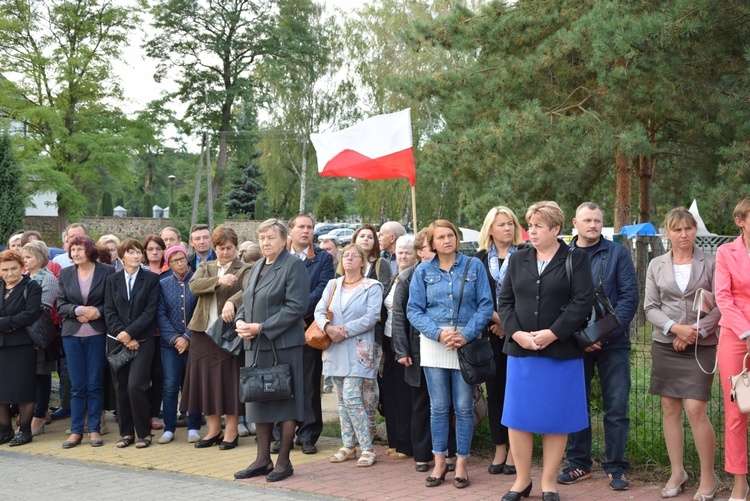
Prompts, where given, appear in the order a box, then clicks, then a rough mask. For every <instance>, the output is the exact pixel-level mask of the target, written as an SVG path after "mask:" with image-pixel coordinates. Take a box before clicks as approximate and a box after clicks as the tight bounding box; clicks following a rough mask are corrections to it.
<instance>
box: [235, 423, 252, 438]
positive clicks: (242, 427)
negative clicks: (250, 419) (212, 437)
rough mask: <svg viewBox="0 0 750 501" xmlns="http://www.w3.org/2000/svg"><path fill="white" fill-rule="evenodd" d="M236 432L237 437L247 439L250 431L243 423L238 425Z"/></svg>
mask: <svg viewBox="0 0 750 501" xmlns="http://www.w3.org/2000/svg"><path fill="white" fill-rule="evenodd" d="M237 431H238V432H239V435H240V436H241V437H247V436H248V435H250V430H248V429H247V426H245V423H240V424H238V425H237Z"/></svg>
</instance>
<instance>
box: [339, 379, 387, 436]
mask: <svg viewBox="0 0 750 501" xmlns="http://www.w3.org/2000/svg"><path fill="white" fill-rule="evenodd" d="M368 381H372V382H375V386H377V380H375V379H365V378H361V377H341V376H334V377H333V385H334V386H335V387H336V394H337V395H338V402H339V421H340V422H341V441H342V442H343V444H344V447H348V448H352V447H354V446H355V445H356V443H357V442H359V446H360V447H361V448H362V450H372V435H371V432H370V420H369V416H368V412H367V410H366V405H365V399H364V385H365V382H368Z"/></svg>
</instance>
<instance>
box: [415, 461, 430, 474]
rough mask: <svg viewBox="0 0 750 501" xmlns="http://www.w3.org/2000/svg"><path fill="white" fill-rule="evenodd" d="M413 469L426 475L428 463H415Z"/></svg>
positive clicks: (428, 468) (428, 467) (428, 469)
mask: <svg viewBox="0 0 750 501" xmlns="http://www.w3.org/2000/svg"><path fill="white" fill-rule="evenodd" d="M414 468H415V469H416V470H417V471H418V472H420V473H426V472H428V471H430V463H417V464H416V465H414Z"/></svg>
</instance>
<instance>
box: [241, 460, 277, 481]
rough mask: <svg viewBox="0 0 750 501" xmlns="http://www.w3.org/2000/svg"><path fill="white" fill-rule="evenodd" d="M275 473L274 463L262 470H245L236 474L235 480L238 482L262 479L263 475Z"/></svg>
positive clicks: (262, 467) (261, 468)
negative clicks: (247, 479) (248, 479)
mask: <svg viewBox="0 0 750 501" xmlns="http://www.w3.org/2000/svg"><path fill="white" fill-rule="evenodd" d="M272 471H273V463H268V464H267V465H265V466H261V467H260V468H245V469H244V470H240V471H238V472H237V473H235V474H234V478H236V479H237V480H244V479H246V478H253V477H260V476H261V475H268V474H269V473H271V472H272Z"/></svg>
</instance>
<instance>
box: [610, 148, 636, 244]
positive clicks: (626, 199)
mask: <svg viewBox="0 0 750 501" xmlns="http://www.w3.org/2000/svg"><path fill="white" fill-rule="evenodd" d="M615 166H616V172H617V181H616V188H615V190H616V192H615V214H614V216H615V233H620V230H622V227H623V226H627V225H629V224H630V218H631V215H632V207H631V204H630V201H631V200H632V196H633V162H632V161H631V159H630V158H629V157H627V156H626V155H625V154H624V153H623V152H622V148H621V147H620V143H617V149H616V151H615Z"/></svg>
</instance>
